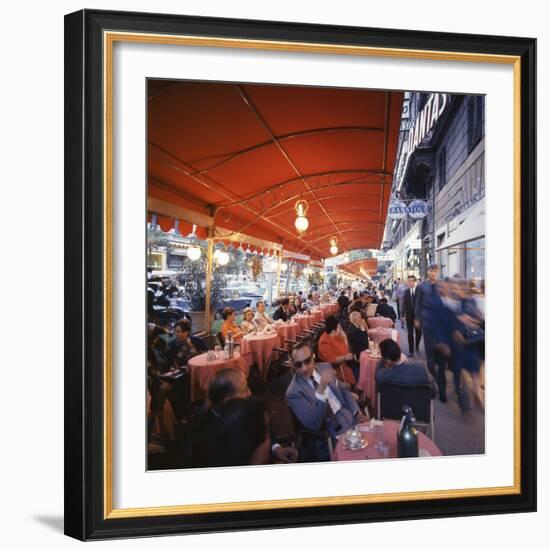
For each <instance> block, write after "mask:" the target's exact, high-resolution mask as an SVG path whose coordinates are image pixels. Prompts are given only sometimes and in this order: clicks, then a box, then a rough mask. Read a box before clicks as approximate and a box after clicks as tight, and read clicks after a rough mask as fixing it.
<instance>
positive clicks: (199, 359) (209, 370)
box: [187, 351, 249, 402]
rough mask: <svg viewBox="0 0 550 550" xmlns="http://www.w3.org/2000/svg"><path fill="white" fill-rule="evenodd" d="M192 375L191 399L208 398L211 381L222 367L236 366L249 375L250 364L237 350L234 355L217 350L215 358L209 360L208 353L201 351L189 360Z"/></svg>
mask: <svg viewBox="0 0 550 550" xmlns="http://www.w3.org/2000/svg"><path fill="white" fill-rule="evenodd" d="M187 367H188V368H189V374H190V376H191V401H192V402H193V401H197V400H199V399H204V398H206V395H207V392H208V387H209V386H210V381H211V380H212V378H213V377H214V375H215V374H216V373H217V372H218V371H219V370H221V369H225V368H235V369H239V370H241V371H243V373H244V374H245V376H247V377H248V371H249V366H248V364H247V362H246V361H245V359H244V357H243V356H242V354H240V353H239V352H238V351H235V353H234V355H233V357H231V358H226V357H224V354H223V351H221V352H216V356H215V359H213V360H209V359H208V353H201V354H200V355H197V356H195V357H192V358H191V359H189V361H188V362H187Z"/></svg>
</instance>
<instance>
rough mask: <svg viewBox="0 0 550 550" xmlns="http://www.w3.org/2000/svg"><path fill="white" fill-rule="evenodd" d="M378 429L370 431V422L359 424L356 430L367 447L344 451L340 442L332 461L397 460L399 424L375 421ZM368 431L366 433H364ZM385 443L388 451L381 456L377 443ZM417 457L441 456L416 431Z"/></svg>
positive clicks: (431, 442) (436, 447)
mask: <svg viewBox="0 0 550 550" xmlns="http://www.w3.org/2000/svg"><path fill="white" fill-rule="evenodd" d="M375 423H376V424H378V425H379V428H376V427H375V428H374V429H372V430H371V428H370V422H366V423H365V424H359V426H358V428H359V431H360V432H361V435H362V436H363V439H366V440H367V441H368V445H367V446H366V447H365V448H364V449H361V450H358V451H350V450H349V449H346V448H345V447H344V445H343V444H342V441H341V439H342V438H340V440H339V441H338V442H337V443H336V447H335V449H334V454H333V457H332V460H365V459H371V458H374V459H377V458H378V459H380V458H397V431H398V430H399V425H400V423H399V422H397V421H395V420H384V421H383V422H380V421H375ZM365 430H368V431H365ZM381 441H383V442H385V443H386V444H387V447H388V450H387V454H383V453H382V452H381V450H379V449H378V448H376V447H377V445H376V444H377V443H378V442H381ZM418 455H419V457H427V456H441V451H440V450H439V447H438V446H437V445H436V444H435V443H434V442H433V441H432V440H431V439H430V438H429V437H427V436H425V435H424V434H423V433H422V432H420V431H418Z"/></svg>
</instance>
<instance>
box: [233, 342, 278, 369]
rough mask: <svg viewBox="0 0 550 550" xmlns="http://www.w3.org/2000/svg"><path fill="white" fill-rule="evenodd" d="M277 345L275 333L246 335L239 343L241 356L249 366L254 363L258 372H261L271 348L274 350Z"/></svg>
mask: <svg viewBox="0 0 550 550" xmlns="http://www.w3.org/2000/svg"><path fill="white" fill-rule="evenodd" d="M278 344H279V335H278V334H277V333H270V332H266V333H263V334H247V335H246V336H243V337H242V339H241V341H240V350H241V355H243V356H244V357H245V360H246V361H247V363H249V364H252V363H253V362H254V361H255V362H256V363H257V364H258V368H259V369H260V372H263V371H264V369H265V368H266V366H267V361H268V359H269V356H270V355H271V352H272V351H273V348H276V347H277V345H278Z"/></svg>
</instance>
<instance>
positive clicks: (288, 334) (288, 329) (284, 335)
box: [273, 321, 299, 348]
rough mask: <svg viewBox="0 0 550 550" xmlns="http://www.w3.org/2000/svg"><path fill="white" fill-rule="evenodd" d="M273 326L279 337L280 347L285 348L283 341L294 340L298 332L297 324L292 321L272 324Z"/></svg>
mask: <svg viewBox="0 0 550 550" xmlns="http://www.w3.org/2000/svg"><path fill="white" fill-rule="evenodd" d="M273 326H274V327H275V330H276V331H277V335H278V336H279V345H280V346H281V347H283V348H286V346H287V345H286V342H285V340H296V336H297V335H298V330H299V327H298V323H295V322H294V321H291V322H290V323H284V324H279V323H274V324H273Z"/></svg>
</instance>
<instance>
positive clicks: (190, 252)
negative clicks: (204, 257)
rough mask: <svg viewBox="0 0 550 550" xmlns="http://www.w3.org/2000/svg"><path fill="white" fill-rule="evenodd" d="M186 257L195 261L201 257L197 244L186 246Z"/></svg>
mask: <svg viewBox="0 0 550 550" xmlns="http://www.w3.org/2000/svg"><path fill="white" fill-rule="evenodd" d="M187 257H188V258H189V259H190V260H191V261H192V262H195V261H196V260H198V259H199V258H200V257H201V249H200V248H199V247H198V246H189V247H188V248H187Z"/></svg>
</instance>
